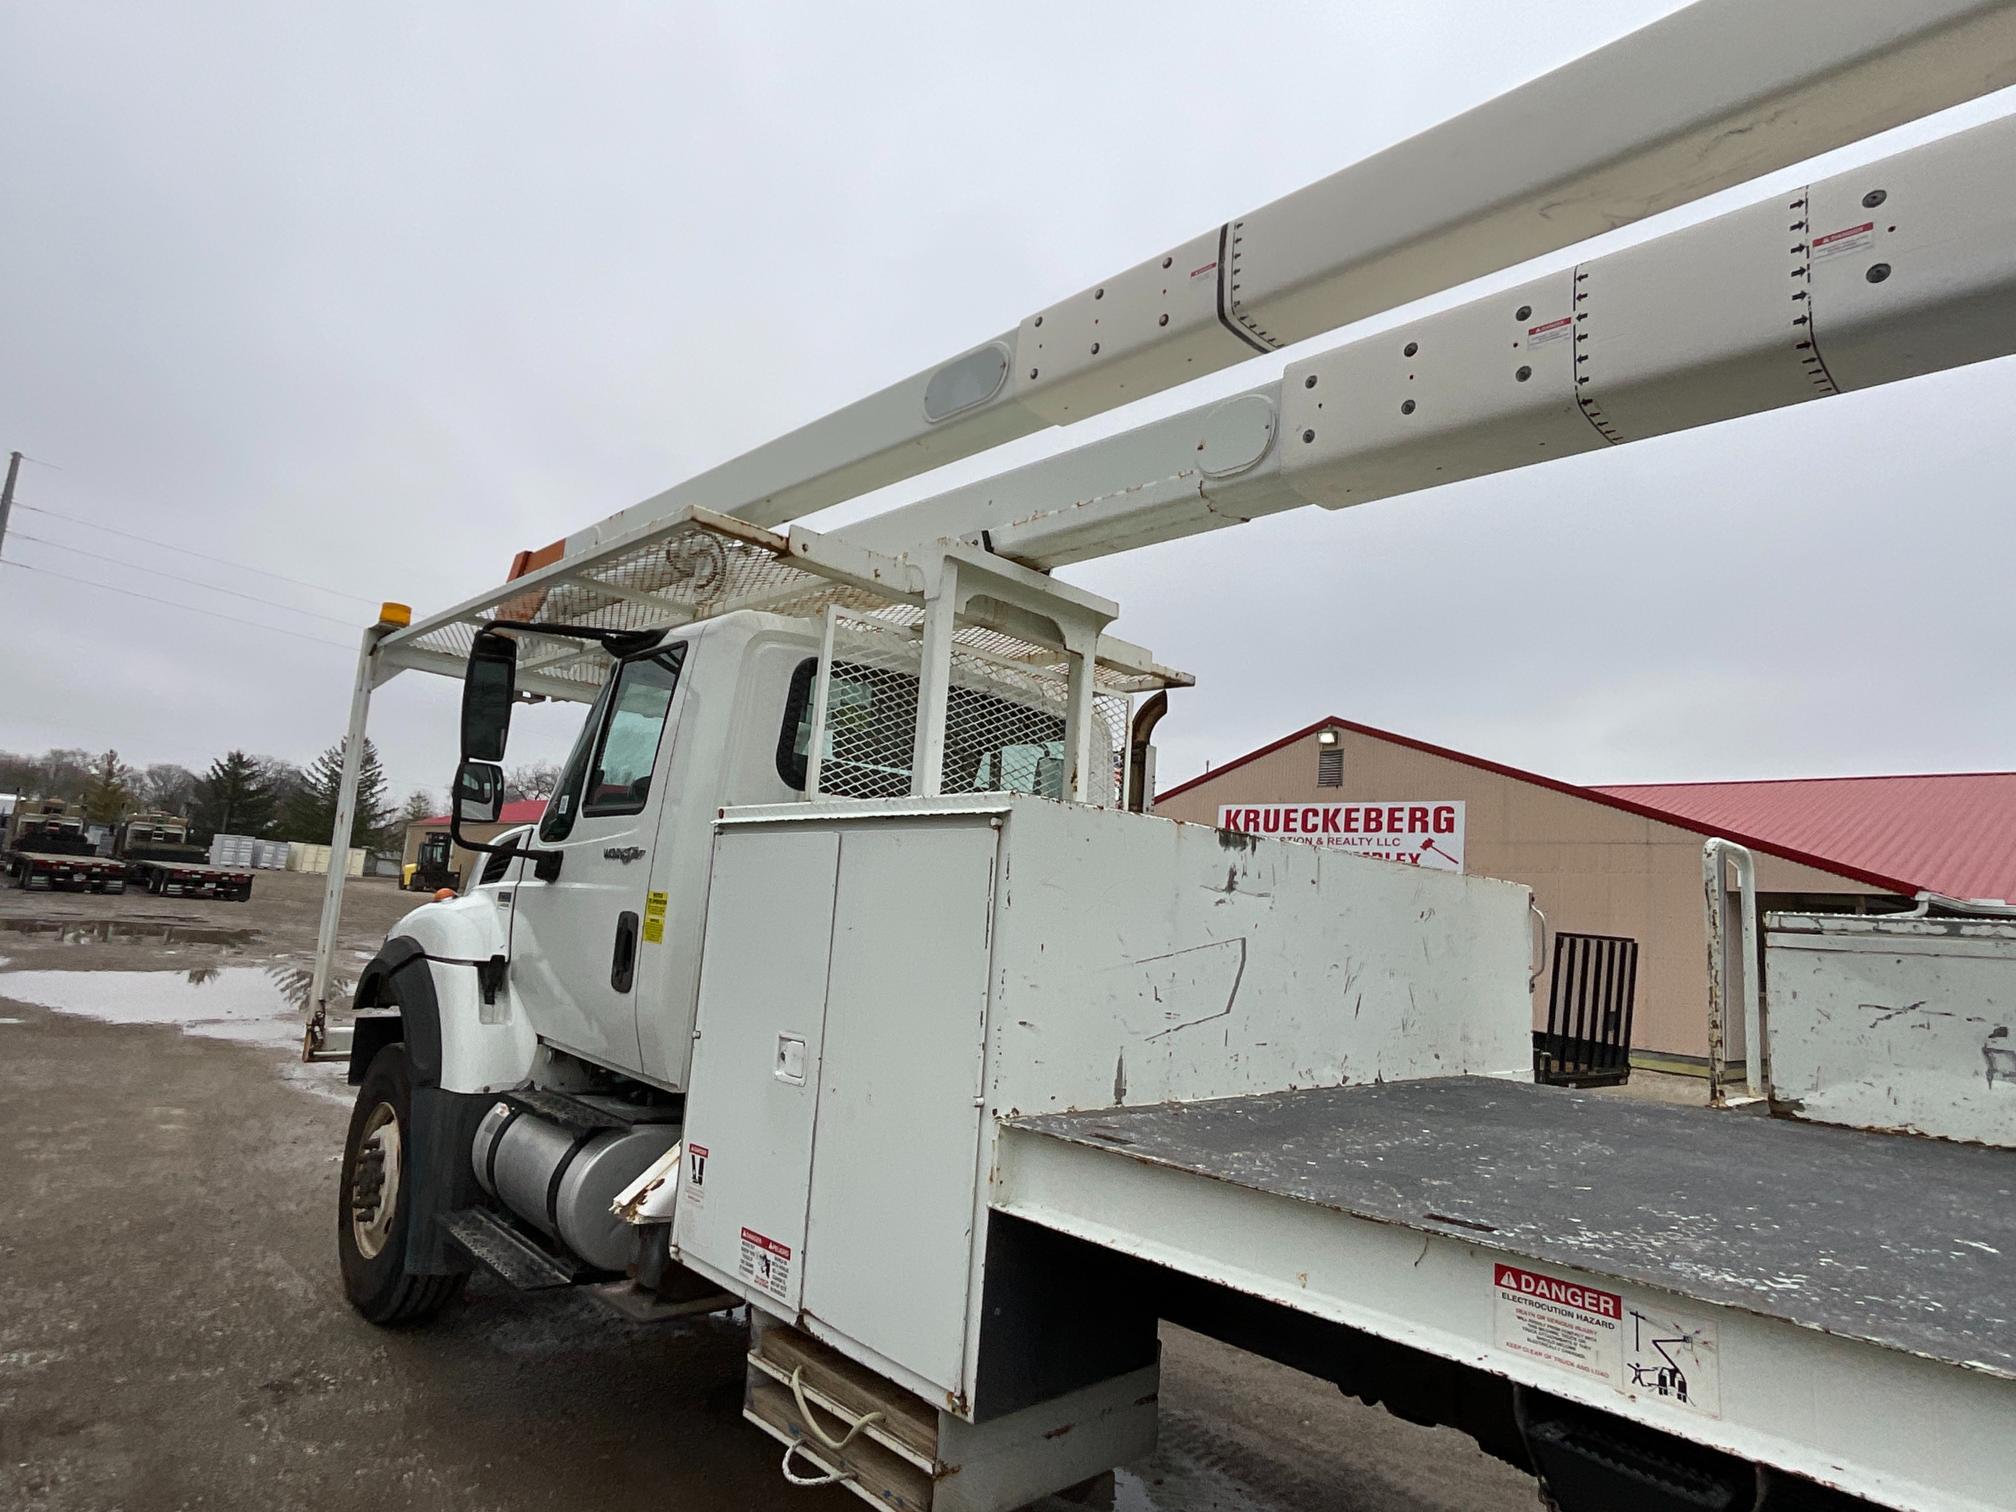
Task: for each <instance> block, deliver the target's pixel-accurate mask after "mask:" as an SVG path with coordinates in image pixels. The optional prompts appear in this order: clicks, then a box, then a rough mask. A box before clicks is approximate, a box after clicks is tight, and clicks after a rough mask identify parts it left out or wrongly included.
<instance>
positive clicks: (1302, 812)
mask: <svg viewBox="0 0 2016 1512" xmlns="http://www.w3.org/2000/svg"><path fill="white" fill-rule="evenodd" d="M1218 828H1220V829H1228V830H1238V831H1239V832H1240V833H1242V834H1247V835H1272V836H1275V837H1277V838H1279V839H1283V840H1306V841H1308V842H1309V843H1310V844H1311V845H1326V846H1330V847H1332V848H1333V849H1336V850H1348V851H1350V852H1351V853H1352V854H1354V855H1359V856H1371V857H1372V858H1373V859H1375V860H1379V861H1397V862H1399V863H1400V864H1401V865H1403V866H1426V867H1429V868H1431V869H1433V870H1435V871H1453V872H1460V871H1461V870H1463V802H1462V800H1461V799H1457V800H1455V801H1453V802H1447V801H1445V802H1438V803H1228V804H1224V805H1223V806H1221V807H1220V808H1219V810H1218Z"/></svg>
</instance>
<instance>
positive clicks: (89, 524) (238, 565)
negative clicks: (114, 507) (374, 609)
mask: <svg viewBox="0 0 2016 1512" xmlns="http://www.w3.org/2000/svg"><path fill="white" fill-rule="evenodd" d="M14 507H15V508H16V509H32V510H34V511H35V513H37V514H45V515H50V516H52V517H53V518H55V519H58V520H68V521H69V522H70V523H71V524H72V525H82V526H84V527H85V528H86V529H87V530H102V531H104V532H105V533H106V534H107V535H116V536H124V537H126V539H127V540H129V541H138V542H140V543H141V544H142V545H143V546H153V547H157V548H159V549H160V550H162V551H179V552H181V553H182V555H184V556H192V557H198V558H200V559H201V560H203V561H206V562H215V563H216V564H217V565H218V566H219V567H230V568H232V569H234V570H236V571H239V572H256V573H258V574H259V575H260V576H261V577H270V578H278V579H279V580H280V581H281V582H283V583H292V584H293V585H294V586H295V587H297V588H313V589H314V590H315V591H316V592H317V593H333V594H334V595H335V596H336V597H337V598H346V599H350V600H351V601H353V602H355V603H359V604H372V605H375V604H377V602H378V600H377V599H370V598H365V597H364V596H363V595H362V594H358V593H345V592H344V591H343V590H342V589H341V588H329V587H325V586H324V585H323V584H321V583H311V582H309V581H308V580H307V579H306V578H296V577H289V576H287V574H286V573H284V572H274V571H272V570H270V569H268V568H265V567H253V566H250V565H248V564H247V563H244V562H234V561H231V560H230V559H228V558H226V557H220V556H211V555H210V554H209V553H208V552H205V551H193V550H191V549H190V548H189V547H187V546H177V545H175V544H174V543H173V542H172V541H157V540H155V539H154V538H153V537H152V536H143V535H136V534H134V532H132V531H130V530H121V529H119V528H118V527H117V526H116V525H100V524H99V523H98V522H97V521H96V520H86V519H83V518H82V517H80V516H78V515H71V514H64V513H63V512H62V511H61V510H60V509H49V508H46V507H44V506H43V505H40V504H21V503H17V504H16V505H15V506H14Z"/></svg>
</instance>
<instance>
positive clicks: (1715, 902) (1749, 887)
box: [1701, 838, 1764, 1106]
mask: <svg viewBox="0 0 2016 1512" xmlns="http://www.w3.org/2000/svg"><path fill="white" fill-rule="evenodd" d="M1732 865H1733V866H1734V867H1735V869H1736V890H1737V891H1739V892H1740V893H1741V894H1742V895H1743V901H1742V905H1741V908H1742V912H1741V915H1740V921H1741V922H1740V923H1739V924H1738V926H1737V933H1736V939H1735V941H1734V942H1733V948H1732V942H1731V940H1730V937H1729V891H1730V889H1729V868H1730V867H1731V866H1732ZM1701 883H1702V888H1703V890H1704V892H1705V893H1706V895H1707V904H1708V1085H1709V1095H1710V1097H1711V1099H1712V1100H1713V1101H1714V1102H1715V1103H1716V1104H1717V1105H1718V1106H1722V1105H1728V1104H1731V1103H1738V1102H1750V1101H1755V1100H1757V1099H1759V1098H1761V1097H1763V1096H1764V994H1763V986H1762V983H1761V982H1760V981H1759V980H1758V974H1759V973H1760V972H1761V971H1762V970H1763V957H1762V956H1761V955H1760V954H1759V952H1758V949H1757V863H1756V860H1755V858H1754V857H1752V856H1751V854H1750V852H1749V850H1748V849H1747V848H1745V847H1744V846H1741V845H1738V844H1736V843H1735V842H1734V841H1733V840H1723V839H1719V838H1718V839H1713V840H1710V841H1709V842H1708V843H1707V844H1705V845H1703V846H1702V847H1701ZM1732 976H1733V977H1734V978H1735V983H1734V984H1733V985H1735V986H1737V987H1738V988H1739V989H1740V991H1741V993H1742V997H1743V1017H1742V1019H1741V1020H1740V1022H1741V1024H1742V1026H1743V1027H1742V1043H1741V1044H1740V1045H1736V1044H1732V1043H1731V1041H1732V1040H1734V1039H1735V1038H1736V1036H1735V1035H1734V1034H1732V1033H1731V1030H1732V1029H1733V1028H1734V1026H1735V1023H1736V1022H1738V1021H1736V1020H1732V1018H1731V1017H1730V1013H1729V999H1730V996H1731V993H1730V988H1731V986H1732V983H1731V980H1730V979H1731V977H1732ZM1732 1052H1733V1053H1734V1054H1736V1055H1740V1056H1741V1057H1742V1061H1743V1079H1744V1087H1745V1095H1744V1096H1742V1097H1739V1098H1731V1097H1729V1095H1728V1092H1727V1087H1728V1067H1729V1062H1730V1059H1731V1056H1732Z"/></svg>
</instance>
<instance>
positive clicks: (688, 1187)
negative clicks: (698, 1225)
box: [679, 1144, 707, 1207]
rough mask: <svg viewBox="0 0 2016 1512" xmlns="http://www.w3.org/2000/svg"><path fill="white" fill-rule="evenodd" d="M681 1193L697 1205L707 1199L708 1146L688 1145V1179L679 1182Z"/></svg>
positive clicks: (701, 1204) (700, 1204)
mask: <svg viewBox="0 0 2016 1512" xmlns="http://www.w3.org/2000/svg"><path fill="white" fill-rule="evenodd" d="M679 1195H680V1196H681V1197H683V1198H685V1199H686V1200H687V1201H688V1202H690V1203H692V1204H693V1206H695V1207H701V1206H703V1205H704V1204H705V1203H706V1201H707V1146H705V1145H697V1144H689V1145H688V1146H686V1179H685V1180H684V1181H682V1182H680V1183H679Z"/></svg>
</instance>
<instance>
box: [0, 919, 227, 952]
mask: <svg viewBox="0 0 2016 1512" xmlns="http://www.w3.org/2000/svg"><path fill="white" fill-rule="evenodd" d="M0 934H13V935H28V936H30V937H31V938H33V939H38V940H51V941H55V942H56V943H58V944H62V945H109V944H111V943H113V942H114V941H124V940H139V941H142V942H145V943H147V944H151V945H222V946H225V947H226V948H228V949H231V950H238V949H242V948H243V947H244V946H246V945H248V944H250V943H251V942H252V941H253V940H255V939H257V938H258V933H257V931H255V930H250V929H219V928H217V927H216V926H215V925H214V924H175V923H170V922H168V921H166V920H161V919H0Z"/></svg>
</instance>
